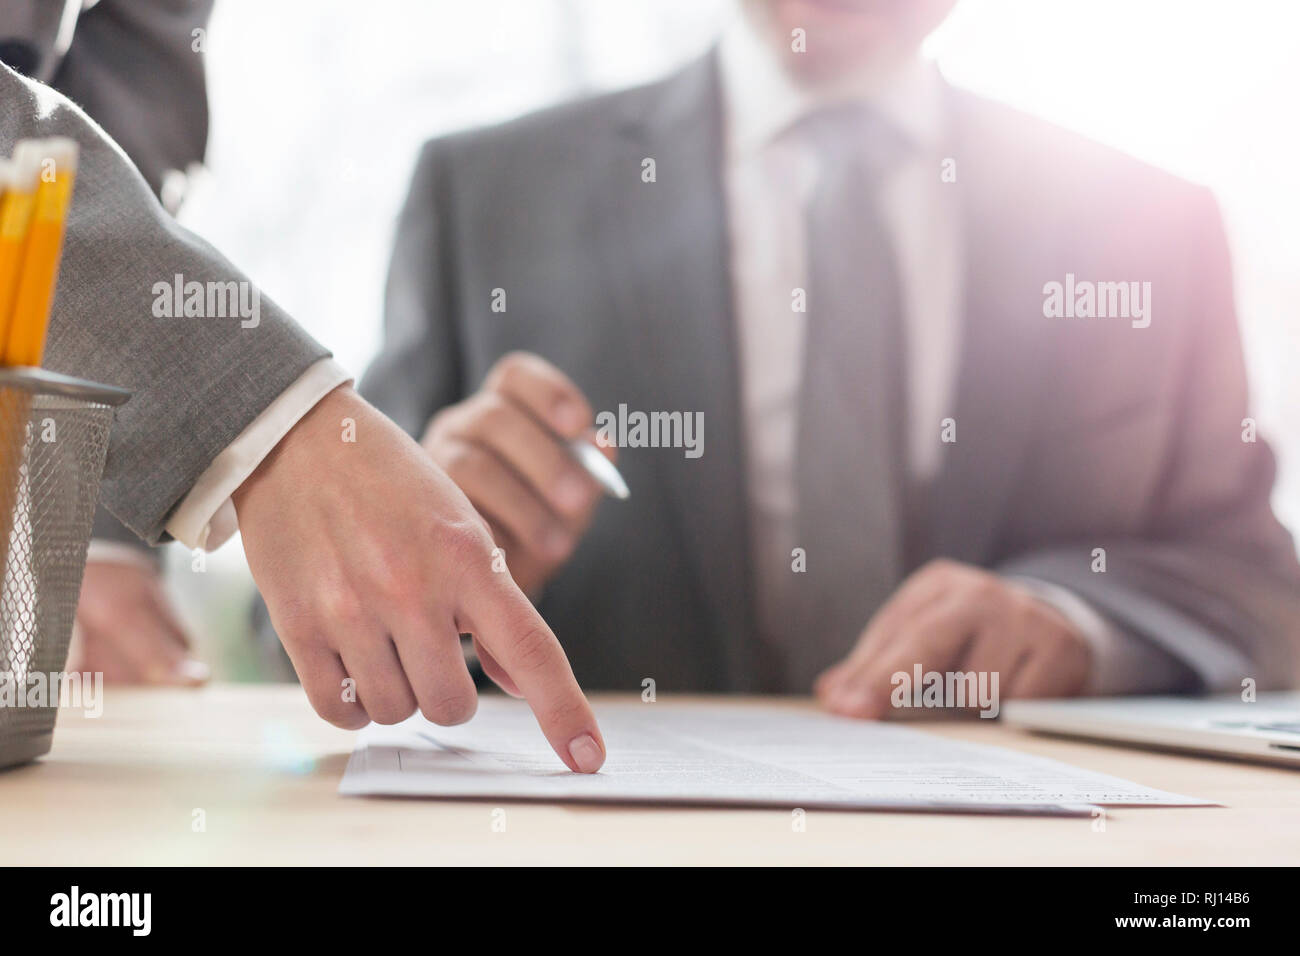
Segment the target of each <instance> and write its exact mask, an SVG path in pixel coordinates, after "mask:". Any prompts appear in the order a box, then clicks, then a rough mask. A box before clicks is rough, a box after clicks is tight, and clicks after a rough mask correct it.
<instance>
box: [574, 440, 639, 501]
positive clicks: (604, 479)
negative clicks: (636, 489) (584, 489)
mask: <svg viewBox="0 0 1300 956" xmlns="http://www.w3.org/2000/svg"><path fill="white" fill-rule="evenodd" d="M566 447H567V448H568V449H569V454H570V455H571V456H572V457H573V460H574V461H576V462H577V463H578V464H579V465H581V466H582V470H583V471H585V472H586V473H587V474H589V475H591V477H592V478H593V479H594V480H595V482H596V484H598V485H600V487H602V488H604V489H605V491H606V493H607V494H609V495H611V496H613V497H615V498H618V499H619V500H620V501H622V500H624V499H626V498H627V497H628V496H629V495H631V494H632V492H630V491H629V490H628V487H627V482H626V481H624V480H623V476H622V475H620V474H619V473H618V469H617V468H615V467H614V463H613V462H611V461H610V460H609V459H608V458H606V457H605V456H604V455H602V454H601V453H600V449H599V448H597V447H596V446H595V445H593V444H592V443H591V442H589V441H587V439H585V438H575V439H573V441H571V442H568V443H567V444H566Z"/></svg>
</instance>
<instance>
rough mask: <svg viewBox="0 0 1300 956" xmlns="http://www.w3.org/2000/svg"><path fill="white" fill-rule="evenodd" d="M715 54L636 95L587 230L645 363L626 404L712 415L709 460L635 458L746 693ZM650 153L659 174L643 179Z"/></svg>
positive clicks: (621, 319) (744, 549)
mask: <svg viewBox="0 0 1300 956" xmlns="http://www.w3.org/2000/svg"><path fill="white" fill-rule="evenodd" d="M715 60H716V57H715V55H714V54H712V53H711V54H709V55H708V56H706V57H704V58H702V59H700V60H697V61H695V62H694V63H692V64H690V65H689V66H687V67H686V68H685V69H683V70H682V71H680V72H679V73H677V74H675V75H674V76H672V77H670V78H669V79H668V80H666V81H664V82H663V83H660V84H657V85H655V86H653V87H650V88H648V89H647V90H645V91H644V96H643V97H642V98H637V99H635V100H629V110H628V114H627V115H625V116H624V119H623V122H622V123H621V124H619V125H618V128H617V129H616V130H614V131H613V136H614V140H615V142H614V147H613V150H612V156H613V158H612V160H611V161H610V162H609V164H608V165H607V173H606V175H605V176H604V179H603V181H602V182H601V183H600V184H599V185H598V186H597V188H598V189H599V190H600V195H597V196H594V197H593V202H592V211H593V215H592V217H591V220H590V233H589V234H590V235H591V236H592V237H593V239H594V251H595V254H596V255H597V256H598V257H600V259H601V261H602V269H601V270H600V271H601V274H602V276H603V277H604V280H605V282H606V286H607V289H606V291H607V294H608V297H609V299H610V300H611V305H612V307H613V315H614V318H615V319H616V321H617V322H618V323H619V325H620V327H621V329H622V330H623V334H624V336H625V342H626V347H627V348H628V350H629V353H628V354H629V355H630V356H631V362H630V365H632V366H633V367H634V369H635V371H634V381H632V382H629V383H628V386H627V395H628V404H629V408H630V409H631V410H641V411H645V412H651V411H681V412H684V413H686V414H692V413H695V412H702V413H703V418H704V442H703V449H704V451H703V454H702V455H701V456H700V457H698V458H693V459H688V458H686V457H685V455H684V451H683V450H682V449H672V448H658V449H653V448H651V449H630V450H628V451H625V452H624V454H625V455H644V456H653V464H652V470H653V472H654V474H655V475H656V478H657V479H658V480H659V481H660V482H661V483H662V487H663V488H664V489H665V490H666V499H667V500H668V502H669V510H670V512H671V513H670V514H666V515H664V518H665V519H666V520H670V521H672V522H673V523H674V524H675V525H676V528H677V533H678V539H679V540H680V542H681V549H682V559H683V565H684V571H685V573H686V574H687V575H689V576H690V578H691V580H692V581H693V582H694V583H695V585H696V587H697V588H698V590H699V593H700V597H701V600H702V603H703V605H704V607H705V608H706V610H707V612H708V614H709V621H708V622H707V633H710V634H713V635H716V637H717V640H718V641H719V650H720V651H721V652H722V659H723V662H724V667H725V668H726V671H727V673H726V675H725V679H726V685H727V686H728V687H731V688H733V689H745V688H749V687H752V686H754V685H753V682H754V680H755V676H754V673H755V669H754V665H753V662H752V660H751V655H752V650H751V645H750V641H751V636H752V634H753V622H752V612H751V604H752V602H751V600H750V581H749V567H748V554H749V548H748V525H747V517H746V515H747V509H746V495H745V489H744V478H743V475H744V467H743V462H744V446H743V441H742V432H741V416H740V410H739V381H738V372H737V361H738V350H737V344H736V336H735V329H734V321H733V317H732V296H731V282H730V251H729V242H728V237H727V210H726V201H725V194H724V191H723V183H722V143H721V138H722V122H721V104H720V100H719V90H718V77H717V66H716V62H715ZM647 159H648V160H653V161H654V181H653V182H645V181H644V179H643V172H644V169H645V166H644V163H645V161H646V160H647ZM641 402H643V403H645V404H638V403H641ZM702 630H703V628H702Z"/></svg>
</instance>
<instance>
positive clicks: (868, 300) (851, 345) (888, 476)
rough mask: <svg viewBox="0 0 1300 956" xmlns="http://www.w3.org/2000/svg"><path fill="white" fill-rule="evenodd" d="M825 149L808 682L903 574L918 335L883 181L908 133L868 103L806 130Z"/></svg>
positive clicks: (823, 115) (815, 318) (794, 585)
mask: <svg viewBox="0 0 1300 956" xmlns="http://www.w3.org/2000/svg"><path fill="white" fill-rule="evenodd" d="M794 132H795V133H796V135H799V136H801V137H803V138H804V140H805V142H807V143H808V144H809V145H810V146H811V148H812V150H813V151H814V153H815V155H816V158H817V169H818V172H817V180H816V186H815V188H814V191H813V195H812V198H811V202H810V203H809V205H808V210H807V246H806V248H807V259H806V261H807V274H808V286H807V314H806V318H807V324H806V337H805V346H804V360H803V379H802V388H801V394H800V407H799V417H798V437H797V440H796V460H795V469H794V471H795V487H796V493H797V512H796V519H795V523H794V525H795V526H794V532H795V542H794V544H795V547H798V548H802V549H803V551H804V554H805V559H806V570H805V571H803V572H797V571H795V570H793V569H792V571H791V575H792V577H791V589H790V601H789V606H790V609H791V614H790V620H789V622H788V625H787V626H786V627H785V628H783V631H784V634H783V636H782V639H781V643H782V644H783V645H784V650H785V653H784V655H783V656H784V657H785V668H784V670H785V674H784V678H783V680H782V683H783V684H784V685H785V687H786V689H788V690H791V691H799V692H807V691H808V690H809V689H810V687H811V685H812V681H813V679H814V678H815V677H816V676H817V674H818V673H820V672H821V671H822V670H823V669H824V668H826V667H828V666H830V665H831V664H833V663H835V662H837V661H838V660H840V659H841V658H842V657H843V656H844V655H845V654H846V653H848V651H849V650H850V648H852V646H853V644H854V642H855V641H856V640H857V638H858V636H859V634H860V633H861V631H862V629H863V627H864V626H865V625H866V623H867V620H868V618H870V616H871V614H872V612H873V611H875V609H876V608H877V607H878V606H879V605H880V604H881V603H882V602H883V601H884V600H885V598H887V597H888V595H889V594H890V592H891V591H892V590H893V588H894V587H895V586H896V585H897V583H898V581H899V578H900V576H901V573H902V567H903V554H902V533H903V527H902V526H903V521H902V506H903V494H902V475H903V474H904V469H903V458H904V455H905V452H906V447H905V442H904V435H905V430H904V423H905V416H906V408H905V397H904V394H903V380H904V379H903V368H904V360H905V354H906V353H905V341H904V335H903V323H902V303H901V299H900V288H899V277H898V269H897V264H896V262H895V256H894V249H893V244H892V242H891V239H890V235H889V233H888V231H887V229H886V226H885V223H884V221H883V220H882V217H881V212H880V209H879V199H880V192H881V188H880V187H881V182H882V180H883V178H884V175H885V174H886V173H887V172H888V170H889V169H890V167H891V166H892V165H894V163H895V162H896V161H897V160H898V159H899V158H901V156H902V154H903V150H904V147H905V144H904V142H903V141H902V140H901V138H900V134H899V133H898V132H897V131H896V130H895V129H894V128H893V127H892V126H891V125H890V124H888V123H887V122H885V121H884V120H883V119H881V118H880V117H878V116H876V115H875V114H874V113H872V112H870V111H869V110H868V109H866V108H864V107H862V106H843V107H836V108H834V109H830V110H824V111H822V112H819V113H816V114H813V115H811V116H809V117H807V118H805V119H804V120H802V121H801V122H800V123H799V125H798V127H797V128H796V129H795V131H794Z"/></svg>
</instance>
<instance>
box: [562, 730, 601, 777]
mask: <svg viewBox="0 0 1300 956" xmlns="http://www.w3.org/2000/svg"><path fill="white" fill-rule="evenodd" d="M569 756H570V757H572V758H573V762H574V763H576V764H577V765H578V771H579V772H580V773H595V772H596V771H597V770H599V769H600V765H601V764H603V763H604V762H605V753H604V751H602V750H601V749H600V744H598V743H596V738H595V737H593V736H591V734H580V735H579V736H577V737H574V738H573V739H572V740H571V741H569Z"/></svg>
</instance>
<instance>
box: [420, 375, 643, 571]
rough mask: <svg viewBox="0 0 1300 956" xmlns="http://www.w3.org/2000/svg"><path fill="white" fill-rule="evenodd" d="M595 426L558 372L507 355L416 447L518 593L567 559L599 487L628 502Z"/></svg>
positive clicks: (436, 420) (609, 451)
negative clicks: (488, 541) (453, 492)
mask: <svg viewBox="0 0 1300 956" xmlns="http://www.w3.org/2000/svg"><path fill="white" fill-rule="evenodd" d="M594 421H595V417H594V413H593V412H592V409H591V405H590V404H589V403H588V401H587V399H586V397H585V396H584V395H583V394H582V392H581V391H579V389H578V387H577V386H576V385H574V384H573V382H571V381H570V380H569V378H568V377H567V376H566V375H565V374H564V373H563V372H561V371H560V370H559V369H557V368H555V366H553V365H551V364H550V363H549V362H547V361H546V360H544V359H542V358H539V357H538V356H536V355H532V354H529V353H526V352H513V353H511V354H509V355H506V356H504V357H502V358H501V359H500V361H498V362H497V363H496V365H494V366H493V367H492V369H491V371H490V372H488V375H487V378H486V379H485V380H484V382H483V386H482V387H481V388H480V389H479V390H478V391H477V392H475V393H474V394H473V395H471V396H469V397H468V398H466V399H465V400H464V401H461V402H459V403H457V404H455V405H450V406H448V407H447V408H444V409H443V410H442V411H440V412H439V413H438V414H437V415H435V416H434V418H433V420H432V421H431V422H430V423H429V427H428V429H427V430H426V432H425V434H424V438H423V439H422V441H421V444H422V445H423V446H424V448H425V449H426V450H427V451H428V452H429V454H430V455H431V456H432V457H433V460H434V461H435V462H436V463H437V464H438V465H440V466H441V467H442V468H443V469H444V470H445V471H446V472H447V474H448V475H450V476H451V478H452V480H453V481H455V482H456V484H457V485H459V486H460V489H461V490H462V491H463V492H465V495H466V496H467V497H468V498H469V500H470V502H471V503H472V504H473V505H474V507H475V508H476V509H477V510H478V511H479V513H480V514H481V515H483V517H484V518H485V519H486V520H487V522H488V524H489V525H490V526H491V528H492V534H493V537H494V538H495V540H496V542H497V544H498V546H499V547H500V548H501V549H502V551H503V552H504V558H505V561H506V564H507V566H508V568H509V570H510V573H511V574H512V575H513V576H514V579H515V582H516V583H517V584H518V585H519V586H520V587H521V588H522V589H523V590H524V591H525V593H530V594H535V593H536V592H537V591H538V590H539V589H540V588H541V587H542V585H544V584H545V583H546V581H547V580H548V579H549V578H550V577H551V575H553V574H554V573H555V572H556V571H557V570H559V568H560V567H561V566H562V565H563V564H564V562H565V561H566V560H568V558H569V556H570V555H571V554H572V553H573V551H574V549H575V548H576V547H577V545H578V542H579V541H580V540H581V538H582V535H583V533H584V532H585V531H586V529H587V525H588V524H589V523H590V521H591V517H592V514H593V513H594V512H595V509H596V504H597V503H598V502H599V500H600V496H601V492H602V490H603V491H606V492H607V493H609V494H610V495H612V496H614V497H618V498H626V497H627V496H628V491H627V485H626V484H625V483H624V482H623V479H622V477H621V476H620V475H619V473H618V471H617V469H616V468H615V467H614V461H615V458H616V449H614V448H612V447H599V446H598V445H597V444H596V443H595V441H594V431H593V425H594Z"/></svg>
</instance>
